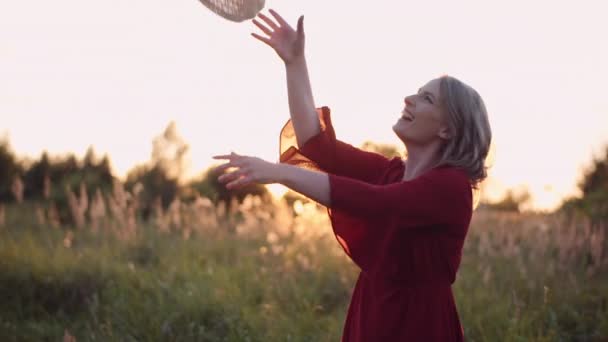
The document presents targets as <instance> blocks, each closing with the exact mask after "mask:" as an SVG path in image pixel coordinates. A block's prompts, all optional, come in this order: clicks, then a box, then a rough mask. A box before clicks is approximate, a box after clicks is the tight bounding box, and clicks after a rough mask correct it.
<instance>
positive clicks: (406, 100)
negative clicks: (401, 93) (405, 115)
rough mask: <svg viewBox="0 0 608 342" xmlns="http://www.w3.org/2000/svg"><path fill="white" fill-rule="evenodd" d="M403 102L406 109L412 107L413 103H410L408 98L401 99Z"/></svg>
mask: <svg viewBox="0 0 608 342" xmlns="http://www.w3.org/2000/svg"><path fill="white" fill-rule="evenodd" d="M403 102H405V105H406V106H407V107H411V106H413V105H414V102H412V100H411V99H410V96H406V97H405V98H404V99H403Z"/></svg>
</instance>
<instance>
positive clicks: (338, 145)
mask: <svg viewBox="0 0 608 342" xmlns="http://www.w3.org/2000/svg"><path fill="white" fill-rule="evenodd" d="M318 114H319V117H320V120H321V133H319V134H318V135H316V136H314V137H312V138H310V139H309V140H308V141H307V142H306V143H305V144H304V146H302V147H301V148H300V149H297V148H295V147H294V146H297V144H296V143H295V135H294V131H293V127H292V126H291V121H289V122H288V123H287V124H286V125H285V127H284V128H283V130H282V131H281V144H280V145H281V162H282V163H289V164H294V165H299V166H302V167H306V168H310V169H317V170H322V171H325V172H327V173H328V174H329V181H330V192H331V207H330V208H328V213H329V216H330V219H331V223H332V227H333V230H334V233H335V235H336V238H337V240H338V242H339V243H340V245H341V246H342V247H343V248H344V251H345V252H346V253H347V254H348V255H349V257H350V258H351V259H352V260H353V262H355V263H356V264H357V265H358V266H359V268H360V269H361V272H360V274H359V278H358V279H357V283H356V285H355V289H354V291H353V294H352V298H351V302H350V305H349V308H348V314H347V317H346V322H345V324H344V331H343V335H342V341H343V342H359V341H373V342H375V341H425V342H428V341H441V342H445V341H462V340H463V330H462V327H461V325H460V320H459V318H458V312H457V310H456V305H455V303H454V297H453V295H452V288H451V285H452V283H453V282H454V280H455V277H456V272H457V271H458V267H459V265H460V259H461V252H462V246H463V243H464V240H465V236H466V234H467V230H468V227H469V223H470V220H471V215H472V211H473V199H472V191H471V185H470V182H469V179H468V176H467V174H466V173H465V172H464V171H463V170H461V169H458V168H455V167H448V166H443V167H438V168H434V169H432V170H430V171H428V172H426V173H424V174H423V175H421V176H419V177H417V178H416V179H414V180H411V181H403V175H404V171H405V165H404V163H403V161H402V160H401V158H398V157H396V158H393V159H387V158H385V157H383V156H382V155H379V154H376V153H370V152H365V151H362V150H360V149H357V148H355V147H353V146H351V145H348V144H345V143H343V142H341V141H339V140H336V136H335V132H334V129H333V127H332V124H331V119H330V111H329V108H327V107H323V108H321V109H319V110H318Z"/></svg>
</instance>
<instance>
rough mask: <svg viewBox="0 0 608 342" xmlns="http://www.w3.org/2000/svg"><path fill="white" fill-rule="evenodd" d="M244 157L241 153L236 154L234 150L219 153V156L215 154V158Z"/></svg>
mask: <svg viewBox="0 0 608 342" xmlns="http://www.w3.org/2000/svg"><path fill="white" fill-rule="evenodd" d="M239 157H242V156H241V155H239V154H236V153H234V152H230V154H221V155H217V156H213V159H228V160H232V159H236V158H239Z"/></svg>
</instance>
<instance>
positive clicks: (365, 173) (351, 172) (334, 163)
mask: <svg viewBox="0 0 608 342" xmlns="http://www.w3.org/2000/svg"><path fill="white" fill-rule="evenodd" d="M317 113H318V115H319V120H320V123H321V132H320V133H319V134H317V135H315V136H313V137H311V138H310V139H309V140H308V141H306V142H305V143H304V145H303V146H300V148H299V149H298V148H297V147H296V146H297V142H296V136H295V131H294V129H293V125H292V123H291V120H289V121H287V123H286V124H285V126H284V127H283V129H282V130H281V136H280V156H281V157H280V162H281V163H287V164H292V165H298V166H301V167H305V168H308V169H314V170H321V171H324V172H327V173H331V174H336V175H340V176H344V177H348V178H354V179H358V180H360V181H363V182H367V183H373V182H375V180H377V179H378V177H379V176H380V175H381V174H382V172H384V171H385V170H386V168H387V167H388V166H389V163H390V160H389V159H388V158H386V157H384V156H383V155H381V154H378V153H373V152H367V151H363V150H361V149H358V148H356V147H354V146H352V145H349V144H347V143H344V142H342V141H340V140H337V139H336V133H335V132H334V128H333V126H332V123H331V116H330V110H329V108H328V107H322V108H319V109H317Z"/></svg>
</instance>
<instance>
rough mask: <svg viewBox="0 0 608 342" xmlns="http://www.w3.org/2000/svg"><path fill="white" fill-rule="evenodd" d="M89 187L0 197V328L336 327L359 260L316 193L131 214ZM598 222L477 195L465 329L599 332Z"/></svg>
mask: <svg viewBox="0 0 608 342" xmlns="http://www.w3.org/2000/svg"><path fill="white" fill-rule="evenodd" d="M94 202H95V201H94V200H92V201H91V203H88V204H87V205H86V207H87V210H86V215H85V210H82V211H81V214H82V215H84V216H83V217H84V218H85V219H84V220H82V219H81V220H80V221H78V220H76V222H79V224H78V227H71V226H70V227H65V226H59V225H58V224H57V222H54V221H53V214H52V212H53V210H52V207H50V206H48V205H47V204H32V203H26V204H20V205H16V204H15V205H11V206H7V207H5V208H3V209H2V211H1V213H0V277H1V279H0V296H1V298H2V302H1V303H2V304H1V306H0V340H1V341H60V340H62V339H64V340H66V341H73V340H74V339H75V340H77V341H339V339H340V335H341V330H342V324H343V321H344V317H345V312H346V308H347V305H348V302H349V298H350V293H351V290H352V287H353V285H354V282H355V279H356V276H357V272H358V270H357V269H356V267H355V266H354V265H353V264H352V263H351V262H350V261H349V260H348V259H347V258H346V257H345V256H344V254H343V252H342V251H341V249H340V247H339V246H338V244H337V242H336V241H335V239H334V237H333V235H332V234H331V229H330V226H329V223H328V221H327V215H326V214H325V212H324V210H323V209H320V208H318V207H316V206H315V205H313V204H302V203H300V202H296V205H294V206H293V207H291V206H287V205H286V204H285V203H284V202H277V203H278V204H277V205H276V206H271V205H268V204H264V203H261V202H260V201H257V200H255V199H253V198H248V199H247V200H246V201H245V202H244V203H243V204H242V205H240V206H236V205H235V206H232V208H231V209H230V210H227V209H226V208H225V207H224V206H220V207H215V206H213V205H212V204H210V202H208V201H205V200H203V199H199V200H198V201H196V202H194V203H192V204H184V203H179V202H176V203H174V204H173V205H172V206H171V207H170V209H169V210H168V211H166V212H162V210H160V209H159V210H158V211H157V212H156V214H155V216H154V217H155V218H154V219H153V220H151V221H149V222H147V223H142V222H141V221H140V220H139V219H138V218H137V216H136V215H135V214H134V213H135V212H136V211H135V210H133V207H130V205H129V204H128V202H127V201H121V200H116V199H115V200H112V199H108V200H107V201H104V203H105V204H106V205H105V206H104V205H102V204H100V203H101V202H100V203H98V204H97V205H98V207H96V209H94V208H95V205H94ZM74 203H76V202H74ZM76 207H77V206H76ZM81 209H82V207H81ZM74 213H75V214H77V213H78V210H74ZM606 231H607V230H606V227H592V226H591V225H590V224H588V223H587V222H586V221H585V220H584V219H575V220H566V219H565V218H563V217H560V216H559V215H540V214H515V213H500V212H492V211H488V210H482V209H480V210H478V211H477V212H476V213H475V215H474V220H473V223H472V226H471V229H470V232H469V235H468V239H467V241H466V244H465V250H464V256H463V260H462V265H461V268H460V271H459V273H458V279H457V281H456V283H455V284H454V292H455V295H456V303H457V306H458V310H459V313H460V317H461V321H462V324H463V326H464V330H465V335H466V337H467V340H468V341H606V340H608V272H606V271H607V270H608V249H606V248H607V239H606V236H605V232H606Z"/></svg>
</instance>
